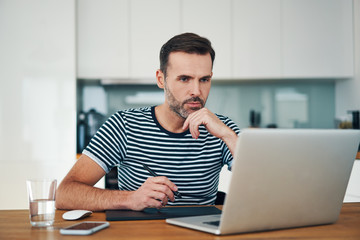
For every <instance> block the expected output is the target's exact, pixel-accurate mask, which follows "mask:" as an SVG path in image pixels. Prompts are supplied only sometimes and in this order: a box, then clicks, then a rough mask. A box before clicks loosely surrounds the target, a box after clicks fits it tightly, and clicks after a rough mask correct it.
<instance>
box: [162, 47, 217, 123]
mask: <svg viewBox="0 0 360 240" xmlns="http://www.w3.org/2000/svg"><path fill="white" fill-rule="evenodd" d="M211 77H212V61H211V57H210V54H209V53H208V54H206V55H199V54H189V53H184V52H173V53H170V55H169V62H168V67H167V76H166V80H165V81H164V89H165V104H167V105H168V106H169V108H170V109H171V110H172V111H173V112H175V113H176V114H177V115H178V116H180V117H182V118H184V119H186V118H187V117H188V116H189V114H190V113H192V112H195V111H197V110H199V109H201V108H203V107H204V106H205V103H206V100H207V98H208V95H209V92H210V87H211Z"/></svg>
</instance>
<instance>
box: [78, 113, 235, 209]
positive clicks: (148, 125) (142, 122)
mask: <svg viewBox="0 0 360 240" xmlns="http://www.w3.org/2000/svg"><path fill="white" fill-rule="evenodd" d="M217 116H218V118H219V119H220V120H221V121H223V122H224V123H225V124H226V125H227V126H229V127H230V128H232V129H233V130H234V131H235V133H236V134H239V132H240V130H239V128H238V127H237V126H236V125H235V123H234V122H233V121H232V120H230V119H229V118H227V117H224V116H221V115H217ZM199 131H200V136H199V138H198V139H194V138H192V137H191V134H190V131H189V130H187V131H185V132H183V133H172V132H169V131H167V130H166V129H164V128H163V127H162V126H161V125H160V124H159V122H158V121H157V120H156V117H155V107H146V108H139V109H129V110H125V111H119V112H117V113H115V114H114V115H112V116H111V117H110V118H109V119H108V120H107V121H106V122H105V123H104V124H103V126H102V127H101V128H100V129H99V130H98V132H97V133H96V135H95V136H94V137H93V138H92V140H91V141H90V143H89V145H88V146H87V147H86V149H85V150H84V151H83V153H84V154H86V155H87V156H89V157H90V158H91V159H93V160H94V161H95V162H96V163H97V164H99V165H100V166H101V167H102V168H103V169H104V170H105V172H109V171H110V170H111V169H112V168H113V167H117V168H118V185H119V189H120V190H127V191H133V190H137V189H138V188H139V187H140V186H141V185H142V184H143V183H144V182H145V180H146V179H147V178H148V177H151V175H150V173H149V172H148V171H147V170H145V169H144V168H143V166H142V164H141V163H145V164H146V165H148V166H149V168H150V169H152V170H153V171H154V172H155V173H156V174H157V175H159V176H166V177H167V178H169V179H170V181H172V182H173V183H175V184H176V186H177V187H178V191H179V192H180V194H181V195H182V197H181V198H177V197H175V202H170V201H169V203H168V205H189V204H191V205H197V204H201V205H207V204H214V201H215V198H216V193H217V189H218V183H219V173H220V170H221V168H222V167H223V166H224V165H225V164H227V165H228V166H231V162H232V159H233V158H232V155H231V153H230V151H229V149H228V148H227V146H226V144H225V143H224V142H223V141H222V140H220V139H219V138H216V137H214V136H213V135H211V134H210V133H209V132H208V131H207V130H206V128H205V127H204V126H202V125H201V126H200V127H199Z"/></svg>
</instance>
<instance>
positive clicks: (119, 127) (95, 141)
mask: <svg viewBox="0 0 360 240" xmlns="http://www.w3.org/2000/svg"><path fill="white" fill-rule="evenodd" d="M124 118H125V117H124V115H123V114H122V112H117V113H115V114H114V115H112V116H111V117H110V118H109V119H108V120H107V121H106V122H105V123H104V124H103V125H102V126H101V127H100V129H99V130H98V131H97V133H96V134H95V135H94V137H93V138H92V139H91V141H90V143H89V144H88V146H87V147H86V148H85V149H84V151H83V154H85V155H87V156H88V157H90V158H91V159H92V160H93V161H95V162H96V163H97V164H99V165H100V166H101V167H102V168H103V169H104V171H105V172H106V173H108V172H109V171H110V170H111V169H112V168H113V167H115V166H117V165H118V164H119V163H120V161H122V159H124V158H125V155H126V141H127V140H126V119H124Z"/></svg>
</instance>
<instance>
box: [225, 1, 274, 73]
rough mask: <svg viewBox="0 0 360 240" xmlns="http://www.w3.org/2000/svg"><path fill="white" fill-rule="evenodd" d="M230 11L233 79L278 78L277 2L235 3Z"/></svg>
mask: <svg viewBox="0 0 360 240" xmlns="http://www.w3.org/2000/svg"><path fill="white" fill-rule="evenodd" d="M232 9H233V10H232V11H233V12H232V14H233V18H234V21H233V62H232V65H233V69H234V74H233V77H234V78H245V79H247V78H250V79H252V78H261V79H262V78H280V77H281V9H280V0H236V1H234V2H233V8H232Z"/></svg>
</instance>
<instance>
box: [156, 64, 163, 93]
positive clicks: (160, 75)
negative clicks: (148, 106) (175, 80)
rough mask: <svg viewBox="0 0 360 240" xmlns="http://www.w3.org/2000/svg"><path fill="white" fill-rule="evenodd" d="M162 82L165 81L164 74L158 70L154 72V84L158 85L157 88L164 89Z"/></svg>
mask: <svg viewBox="0 0 360 240" xmlns="http://www.w3.org/2000/svg"><path fill="white" fill-rule="evenodd" d="M164 81H165V75H164V73H163V72H162V71H161V70H160V69H158V70H157V71H156V84H157V85H158V87H159V88H161V89H164V84H165V83H164Z"/></svg>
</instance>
